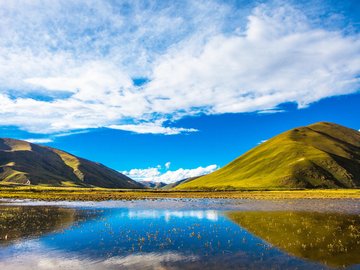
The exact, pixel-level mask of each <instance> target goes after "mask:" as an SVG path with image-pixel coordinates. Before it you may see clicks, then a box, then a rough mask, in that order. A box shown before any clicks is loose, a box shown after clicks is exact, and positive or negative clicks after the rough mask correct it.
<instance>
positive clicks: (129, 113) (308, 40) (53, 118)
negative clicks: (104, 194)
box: [0, 0, 360, 183]
mask: <svg viewBox="0 0 360 270" xmlns="http://www.w3.org/2000/svg"><path fill="white" fill-rule="evenodd" d="M0 19H1V20H0V136H1V137H11V138H16V139H23V140H28V141H30V142H34V143H39V144H43V145H47V146H51V147H56V148H60V149H63V150H65V151H68V152H70V153H72V154H75V155H78V156H80V157H83V158H87V159H90V160H93V161H97V162H101V163H103V164H104V165H106V166H109V167H111V168H113V169H115V170H118V171H120V172H123V173H125V174H127V175H129V176H130V177H132V178H133V179H135V180H147V181H150V180H151V181H163V182H166V183H170V182H174V181H177V180H180V179H183V178H187V177H192V176H197V175H201V174H205V173H210V172H212V171H214V170H216V169H218V168H221V167H223V166H224V165H226V164H227V163H228V162H230V161H231V160H233V159H234V158H236V157H238V156H239V155H241V154H243V153H245V152H246V151H247V150H249V149H251V148H252V147H255V146H257V145H258V144H260V143H261V142H263V141H265V140H267V139H269V138H271V137H273V136H275V135H277V134H279V133H281V132H284V131H286V130H288V129H291V128H294V127H297V126H304V125H308V124H311V123H314V122H318V121H330V122H336V123H338V124H342V125H345V126H348V127H350V128H353V129H356V130H359V129H360V120H359V119H360V117H359V115H360V109H359V105H358V104H359V103H360V91H359V89H360V38H359V37H360V33H359V30H360V2H359V1H357V0H347V1H335V0H309V1H308V0H307V1H305V0H297V1H295V0H293V1H292V0H288V1H280V0H279V1H270V0H268V1H265V0H264V1H261V0H258V1H249V0H247V1H245V0H239V1H235V0H231V1H230V0H229V1H215V0H214V1H213V0H211V1H210V0H208V1H194V0H189V1H186V0H184V1H110V0H102V1H100V0H98V1H91V0H88V1H82V0H79V1H65V0H62V1H60V0H53V1H38V0H31V1H30V0H28V1H26V0H21V1H18V0H13V1H5V0H0Z"/></svg>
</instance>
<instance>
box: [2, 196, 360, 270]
mask: <svg viewBox="0 0 360 270" xmlns="http://www.w3.org/2000/svg"><path fill="white" fill-rule="evenodd" d="M207 204H208V203H207ZM146 206H147V204H146V203H144V207H143V208H136V209H131V208H129V206H128V205H126V207H123V208H121V207H119V208H114V207H111V208H98V207H91V206H86V207H84V206H81V207H75V205H74V206H73V207H72V208H61V207H50V206H37V207H32V206H23V207H13V206H0V215H1V217H2V218H1V219H0V227H1V228H2V229H0V233H1V235H2V236H3V235H6V234H7V235H8V237H7V238H8V239H7V240H5V239H4V238H3V239H2V240H1V243H7V245H4V244H3V245H2V246H1V245H0V269H10V270H13V269H14V270H15V269H16V270H22V269H37V270H42V269H49V270H50V269H86V270H100V269H132V270H133V269H201V268H204V269H223V270H225V269H327V268H328V267H327V266H326V265H324V263H325V264H327V265H330V266H342V265H346V266H350V265H353V268H352V269H360V267H359V266H360V265H358V264H359V263H360V262H359V258H358V257H359V256H358V254H360V250H359V240H360V239H359V237H360V236H359V224H360V220H359V216H358V215H351V214H348V215H344V214H325V213H322V214H319V213H318V214H316V213H308V212H291V211H290V212H263V211H260V212H244V211H242V212H238V211H237V212H234V211H233V212H224V211H222V210H219V211H217V210H209V209H206V210H201V206H203V205H201V204H200V203H199V204H198V209H200V210H194V209H192V208H193V204H191V207H192V208H186V209H175V210H172V209H146ZM10 235H11V236H10ZM10 240H11V241H10ZM15 240H16V241H15ZM295 256H296V257H295ZM310 260H312V261H310Z"/></svg>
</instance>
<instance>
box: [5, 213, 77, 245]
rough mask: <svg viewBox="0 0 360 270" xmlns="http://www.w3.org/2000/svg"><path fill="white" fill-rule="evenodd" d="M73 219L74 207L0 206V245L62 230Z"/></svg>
mask: <svg viewBox="0 0 360 270" xmlns="http://www.w3.org/2000/svg"><path fill="white" fill-rule="evenodd" d="M74 221H75V210H74V209H66V208H60V207H31V206H29V207H21V206H6V207H1V208H0V245H7V244H10V243H12V242H14V241H16V240H19V239H23V238H32V237H38V236H40V235H43V234H46V233H49V232H53V231H58V230H62V229H64V228H66V227H69V226H70V225H71V224H72V223H73V222H74Z"/></svg>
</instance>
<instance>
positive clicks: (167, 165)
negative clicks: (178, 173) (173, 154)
mask: <svg viewBox="0 0 360 270" xmlns="http://www.w3.org/2000/svg"><path fill="white" fill-rule="evenodd" d="M170 166H171V162H170V161H168V162H166V163H165V169H167V170H168V169H170Z"/></svg>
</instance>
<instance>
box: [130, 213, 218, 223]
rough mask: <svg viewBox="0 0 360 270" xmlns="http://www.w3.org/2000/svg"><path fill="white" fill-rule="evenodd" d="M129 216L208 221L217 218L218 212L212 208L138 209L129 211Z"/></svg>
mask: <svg viewBox="0 0 360 270" xmlns="http://www.w3.org/2000/svg"><path fill="white" fill-rule="evenodd" d="M128 217H129V218H165V220H166V221H167V222H168V221H170V219H171V218H189V217H191V218H197V219H207V220H210V221H217V220H218V213H217V211H214V210H205V211H202V210H196V211H170V210H166V211H157V210H138V211H133V210H131V211H129V212H128Z"/></svg>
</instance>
